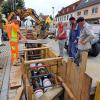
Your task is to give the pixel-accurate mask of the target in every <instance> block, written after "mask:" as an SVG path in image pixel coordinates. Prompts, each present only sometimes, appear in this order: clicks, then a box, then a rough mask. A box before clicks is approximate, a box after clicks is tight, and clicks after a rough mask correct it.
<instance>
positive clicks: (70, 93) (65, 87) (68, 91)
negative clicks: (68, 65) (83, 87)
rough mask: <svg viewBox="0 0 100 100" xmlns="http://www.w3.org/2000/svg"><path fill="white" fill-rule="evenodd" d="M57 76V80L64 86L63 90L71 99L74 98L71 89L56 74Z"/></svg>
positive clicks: (74, 99)
mask: <svg viewBox="0 0 100 100" xmlns="http://www.w3.org/2000/svg"><path fill="white" fill-rule="evenodd" d="M57 78H58V79H59V81H61V82H62V86H63V87H64V89H65V91H66V92H67V94H68V95H69V96H70V98H71V99H72V100H76V98H75V96H74V95H73V93H72V91H71V90H70V89H69V88H68V86H67V85H66V84H65V83H64V82H63V79H62V78H61V77H59V76H57Z"/></svg>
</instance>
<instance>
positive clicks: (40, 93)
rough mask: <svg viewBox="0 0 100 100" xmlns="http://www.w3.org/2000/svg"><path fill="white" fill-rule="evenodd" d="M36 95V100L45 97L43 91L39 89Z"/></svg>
mask: <svg viewBox="0 0 100 100" xmlns="http://www.w3.org/2000/svg"><path fill="white" fill-rule="evenodd" d="M34 93H35V98H36V100H39V97H41V96H42V95H43V90H42V89H38V90H36V91H35V92H34Z"/></svg>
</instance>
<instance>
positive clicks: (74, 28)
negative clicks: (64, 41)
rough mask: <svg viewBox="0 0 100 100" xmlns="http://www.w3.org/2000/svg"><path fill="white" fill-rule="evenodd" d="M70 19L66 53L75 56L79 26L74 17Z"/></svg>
mask: <svg viewBox="0 0 100 100" xmlns="http://www.w3.org/2000/svg"><path fill="white" fill-rule="evenodd" d="M69 21H70V26H71V28H70V33H69V44H68V54H69V57H72V58H75V55H76V53H77V45H78V37H79V34H80V28H79V26H78V25H77V23H76V20H75V18H74V17H71V18H70V19H69Z"/></svg>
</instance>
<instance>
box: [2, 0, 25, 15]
mask: <svg viewBox="0 0 100 100" xmlns="http://www.w3.org/2000/svg"><path fill="white" fill-rule="evenodd" d="M13 6H14V8H13ZM22 8H24V1H23V0H19V1H17V2H16V3H14V0H13V1H12V2H10V1H9V0H7V1H3V4H2V5H1V12H2V13H3V14H5V15H7V13H10V12H11V11H14V10H17V9H22Z"/></svg>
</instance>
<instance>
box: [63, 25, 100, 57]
mask: <svg viewBox="0 0 100 100" xmlns="http://www.w3.org/2000/svg"><path fill="white" fill-rule="evenodd" d="M89 26H90V27H91V31H92V32H93V33H94V34H95V38H94V39H93V40H92V41H91V44H92V48H91V49H90V51H89V55H90V56H93V57H96V56H97V55H98V54H99V52H100V25H97V24H89ZM68 44H69V43H68V39H67V41H66V42H65V49H66V50H67V51H68Z"/></svg>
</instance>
